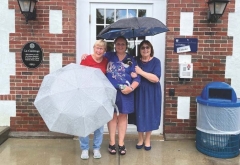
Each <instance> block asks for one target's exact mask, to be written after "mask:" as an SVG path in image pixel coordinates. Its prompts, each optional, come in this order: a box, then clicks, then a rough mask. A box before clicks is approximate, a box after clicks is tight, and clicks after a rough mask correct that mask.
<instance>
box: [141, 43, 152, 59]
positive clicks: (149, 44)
mask: <svg viewBox="0 0 240 165" xmlns="http://www.w3.org/2000/svg"><path fill="white" fill-rule="evenodd" d="M144 44H145V45H148V46H149V47H150V48H151V53H150V57H153V55H154V49H153V46H152V44H151V42H150V41H148V40H143V41H142V42H141V43H140V44H139V47H138V52H139V53H138V56H139V58H141V57H142V55H141V53H140V50H141V47H142V46H143V45H144Z"/></svg>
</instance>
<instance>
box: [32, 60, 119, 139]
mask: <svg viewBox="0 0 240 165" xmlns="http://www.w3.org/2000/svg"><path fill="white" fill-rule="evenodd" d="M116 93H117V92H116V89H115V88H114V87H113V86H112V84H111V83H110V82H109V80H108V79H107V78H106V76H105V75H104V74H103V73H102V71H101V70H100V69H98V68H92V67H87V66H82V65H77V64H69V65H67V66H65V67H63V68H61V69H59V70H57V71H55V72H53V73H51V74H48V75H46V76H45V77H44V79H43V82H42V84H41V87H40V89H39V91H38V94H37V97H36V99H35V101H34V105H35V107H36V108H37V110H38V111H39V113H40V115H41V116H42V118H43V120H44V121H45V123H46V125H47V127H48V128H49V130H50V131H53V132H59V133H65V134H70V135H76V136H82V137H85V136H87V135H89V134H90V133H92V132H94V131H95V130H96V129H98V128H100V127H101V126H103V125H104V124H106V123H107V122H108V121H110V120H111V119H112V117H113V113H114V106H115V104H114V103H115V100H116Z"/></svg>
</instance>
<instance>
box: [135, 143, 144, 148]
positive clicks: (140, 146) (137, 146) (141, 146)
mask: <svg viewBox="0 0 240 165" xmlns="http://www.w3.org/2000/svg"><path fill="white" fill-rule="evenodd" d="M143 146H144V144H142V145H136V149H142V148H143Z"/></svg>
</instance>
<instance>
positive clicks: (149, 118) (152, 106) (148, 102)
mask: <svg viewBox="0 0 240 165" xmlns="http://www.w3.org/2000/svg"><path fill="white" fill-rule="evenodd" d="M137 62H138V66H139V67H140V68H142V70H143V71H146V72H149V73H152V74H155V75H156V76H157V77H158V78H159V80H160V77H161V62H160V60H159V59H158V58H155V57H153V58H152V60H150V61H149V62H147V63H143V62H142V61H141V60H138V61H137ZM135 94H136V96H135V97H136V98H135V99H136V102H135V103H136V126H137V131H138V132H149V131H152V130H157V129H159V126H160V116H161V102H162V96H161V86H160V82H158V83H152V82H150V81H148V80H147V79H145V78H144V77H141V83H140V85H139V87H138V88H137V89H136V93H135Z"/></svg>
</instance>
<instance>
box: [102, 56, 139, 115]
mask: <svg viewBox="0 0 240 165" xmlns="http://www.w3.org/2000/svg"><path fill="white" fill-rule="evenodd" d="M104 56H105V57H106V58H107V59H108V66H107V74H106V76H107V78H108V80H109V81H110V82H111V83H112V85H113V86H114V87H115V88H116V89H117V97H116V105H117V107H118V110H119V113H123V114H129V113H133V112H134V92H131V93H129V94H127V95H125V94H123V93H122V92H121V87H122V86H124V85H126V86H129V85H131V84H132V82H133V81H136V82H140V76H138V77H136V78H132V77H131V72H135V66H136V61H135V59H134V58H133V57H132V56H130V55H129V54H127V55H126V57H125V58H124V59H123V60H122V61H119V59H118V56H117V55H116V52H107V53H105V55H104Z"/></svg>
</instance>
